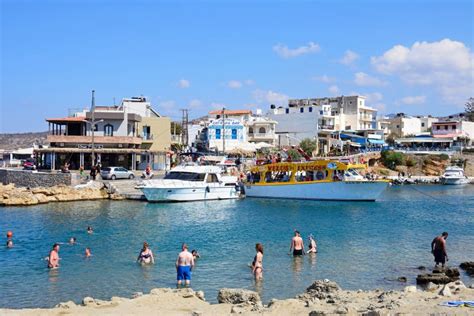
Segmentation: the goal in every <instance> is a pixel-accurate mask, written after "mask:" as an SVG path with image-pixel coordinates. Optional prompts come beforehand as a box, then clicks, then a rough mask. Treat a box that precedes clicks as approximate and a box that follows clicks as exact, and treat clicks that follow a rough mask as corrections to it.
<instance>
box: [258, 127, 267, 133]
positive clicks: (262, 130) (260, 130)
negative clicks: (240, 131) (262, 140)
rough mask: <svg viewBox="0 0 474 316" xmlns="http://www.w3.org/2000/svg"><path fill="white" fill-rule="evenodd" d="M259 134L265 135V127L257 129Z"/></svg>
mask: <svg viewBox="0 0 474 316" xmlns="http://www.w3.org/2000/svg"><path fill="white" fill-rule="evenodd" d="M258 132H259V134H265V133H266V132H267V131H266V130H265V127H260V128H259V129H258Z"/></svg>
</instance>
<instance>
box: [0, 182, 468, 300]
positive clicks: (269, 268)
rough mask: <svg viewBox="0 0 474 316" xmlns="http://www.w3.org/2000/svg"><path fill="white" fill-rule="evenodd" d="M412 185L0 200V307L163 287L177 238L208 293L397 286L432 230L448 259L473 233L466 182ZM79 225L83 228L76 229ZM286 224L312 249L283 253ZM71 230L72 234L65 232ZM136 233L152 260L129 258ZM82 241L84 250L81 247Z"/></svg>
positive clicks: (421, 261) (425, 248)
mask: <svg viewBox="0 0 474 316" xmlns="http://www.w3.org/2000/svg"><path fill="white" fill-rule="evenodd" d="M416 189H417V190H422V191H423V194H420V193H419V192H418V191H415V190H413V189H411V188H410V187H408V186H406V187H392V188H390V190H389V191H388V192H387V193H386V194H385V195H384V197H383V200H382V201H381V202H375V203H342V202H314V201H282V200H265V199H246V200H233V201H212V202H196V203H174V204H152V203H143V202H132V201H120V202H118V201H83V202H70V203H52V204H46V205H38V206H32V207H25V208H23V207H21V208H1V209H0V219H1V220H0V232H4V231H6V230H12V231H13V232H14V243H15V247H14V248H12V249H6V248H5V247H0V289H1V293H2V294H1V295H0V307H17V308H18V307H38V306H41V307H47V306H54V305H55V304H57V303H59V302H61V301H67V300H71V299H72V300H74V301H76V302H79V301H80V300H81V299H82V298H83V297H85V296H92V297H96V298H99V299H109V298H110V297H111V296H125V297H129V296H130V295H131V293H133V292H136V291H139V292H147V291H149V290H150V289H152V288H155V287H174V286H175V284H176V270H175V260H176V256H177V254H178V252H179V251H180V246H181V243H182V242H187V243H188V244H189V246H190V249H198V251H199V253H200V255H201V258H200V259H199V261H198V262H197V265H196V267H195V269H194V271H193V281H192V286H193V288H194V289H195V290H203V291H205V293H206V297H207V298H209V300H210V301H211V302H215V297H216V295H217V291H218V289H220V288H223V287H231V288H248V289H253V290H257V291H258V292H259V293H260V294H261V296H262V298H263V300H264V301H268V300H269V299H270V298H273V297H275V298H285V297H293V296H295V295H296V294H298V293H301V292H302V291H304V289H305V288H306V287H307V286H308V285H309V284H311V283H312V281H313V280H315V279H325V278H327V279H332V280H334V281H336V282H338V283H339V284H340V285H341V286H342V287H343V288H348V289H359V288H362V289H369V288H376V287H384V288H398V287H400V286H404V285H405V284H403V285H400V284H399V283H398V282H388V281H386V278H390V279H391V278H393V277H395V279H396V277H398V276H400V275H404V276H407V277H408V280H409V283H411V284H414V280H415V277H416V275H417V273H419V271H418V270H416V269H413V267H417V266H419V265H424V266H427V267H431V266H432V265H433V263H432V257H431V255H430V251H429V250H430V249H429V244H430V242H431V240H432V239H433V237H434V236H436V235H438V234H439V233H440V232H442V231H445V230H446V231H448V232H449V233H450V238H449V239H448V253H449V257H450V259H451V261H450V264H452V265H458V264H459V263H460V262H462V261H467V260H470V259H472V257H474V249H473V248H472V247H466V245H472V244H474V234H472V231H474V186H464V187H463V188H453V189H451V188H447V187H442V186H417V187H416ZM430 196H432V197H434V198H436V199H434V198H430ZM440 199H443V200H445V201H448V202H449V203H450V204H452V205H449V206H448V205H447V204H445V203H440V202H439V200H440ZM433 210H436V211H433ZM87 226H92V227H93V228H94V234H87V233H86V228H87ZM295 227H298V229H299V230H300V231H301V232H302V235H304V236H307V235H309V234H311V233H312V234H314V235H315V237H316V238H317V240H318V251H319V252H318V254H317V255H316V254H308V255H306V256H299V257H295V258H293V256H291V255H287V254H286V251H287V250H288V243H289V241H290V240H291V237H292V236H293V229H294V228H295ZM72 236H74V237H76V238H77V243H78V244H77V245H74V246H72V245H69V244H67V242H68V240H69V238H70V237H72ZM144 241H147V242H148V243H149V244H150V248H151V249H152V251H153V253H154V255H155V262H156V263H155V264H154V265H148V266H140V265H138V264H137V263H136V258H137V254H138V251H139V250H140V249H141V247H142V244H143V242H144ZM3 242H4V241H2V243H3ZM55 242H62V243H66V244H64V245H63V246H62V247H61V250H60V257H61V258H62V260H61V267H60V269H58V270H52V271H49V270H48V269H47V268H46V262H45V261H44V260H43V258H44V257H45V256H47V255H48V252H49V250H50V249H51V246H52V245H53V244H54V243H55ZM257 242H261V243H262V244H263V245H264V247H265V258H264V275H263V280H262V281H255V280H254V277H253V275H252V273H251V270H250V268H249V266H248V263H249V262H250V260H249V259H251V258H253V257H254V255H255V243H257ZM86 247H90V248H91V250H92V254H93V257H92V258H89V259H85V258H84V250H85V248H86ZM347 271H350V273H346V272H347ZM463 278H467V276H465V275H463ZM467 282H468V283H472V279H471V280H467Z"/></svg>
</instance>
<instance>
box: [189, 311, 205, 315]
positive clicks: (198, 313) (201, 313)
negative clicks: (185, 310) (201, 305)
mask: <svg viewBox="0 0 474 316" xmlns="http://www.w3.org/2000/svg"><path fill="white" fill-rule="evenodd" d="M191 315H192V316H202V315H204V313H203V312H201V311H193V312H192V314H191Z"/></svg>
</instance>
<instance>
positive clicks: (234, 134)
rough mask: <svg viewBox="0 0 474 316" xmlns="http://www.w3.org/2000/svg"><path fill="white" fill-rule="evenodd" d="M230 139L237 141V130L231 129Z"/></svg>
mask: <svg viewBox="0 0 474 316" xmlns="http://www.w3.org/2000/svg"><path fill="white" fill-rule="evenodd" d="M232 139H237V129H235V128H233V129H232Z"/></svg>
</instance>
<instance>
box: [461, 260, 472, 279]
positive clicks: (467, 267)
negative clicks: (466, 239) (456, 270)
mask: <svg viewBox="0 0 474 316" xmlns="http://www.w3.org/2000/svg"><path fill="white" fill-rule="evenodd" d="M459 267H460V268H461V269H463V270H465V271H466V273H467V274H469V275H471V276H474V261H466V262H463V263H461V264H460V265H459Z"/></svg>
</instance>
